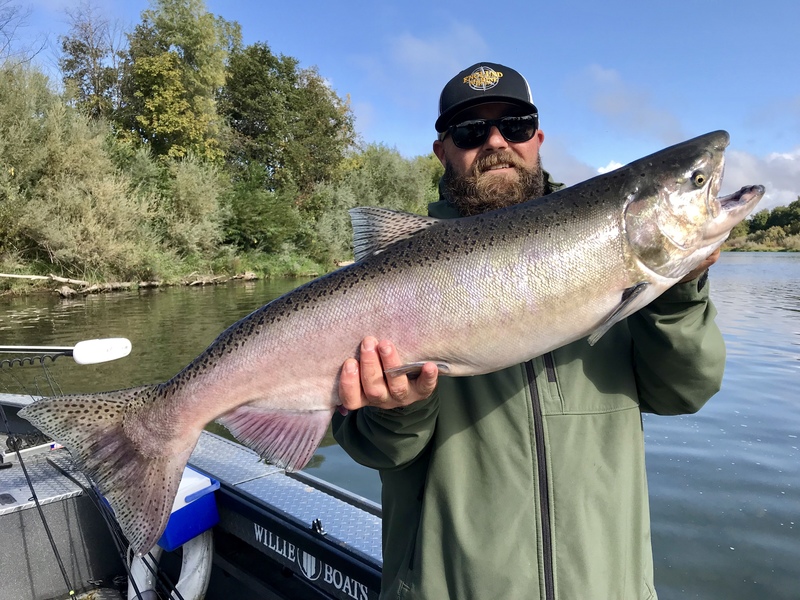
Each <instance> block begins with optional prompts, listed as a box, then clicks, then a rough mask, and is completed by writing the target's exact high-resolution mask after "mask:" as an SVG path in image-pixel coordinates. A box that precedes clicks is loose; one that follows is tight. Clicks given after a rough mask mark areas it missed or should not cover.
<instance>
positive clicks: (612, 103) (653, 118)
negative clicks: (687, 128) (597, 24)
mask: <svg viewBox="0 0 800 600" xmlns="http://www.w3.org/2000/svg"><path fill="white" fill-rule="evenodd" d="M567 89H568V93H570V94H571V95H572V96H574V97H575V98H576V99H577V100H578V101H579V102H582V103H585V104H586V105H587V106H588V107H589V108H590V109H591V110H592V111H594V112H595V113H597V114H598V115H600V116H601V117H603V118H604V119H607V120H608V121H610V122H611V124H613V126H614V128H615V129H616V130H618V131H623V132H625V131H627V132H631V133H635V134H636V135H637V136H641V135H643V134H645V135H646V134H649V135H653V136H655V137H656V138H657V139H659V140H660V141H662V142H664V143H666V144H673V143H676V142H679V141H681V140H683V139H685V138H686V136H685V134H684V132H683V128H682V127H681V124H680V122H679V120H678V119H677V117H676V116H675V115H673V114H672V113H671V112H669V111H668V110H666V109H663V108H661V107H659V106H657V104H656V103H655V101H654V100H653V97H652V95H651V94H650V93H649V92H647V91H646V90H644V89H640V88H638V87H637V86H635V85H633V84H630V83H628V82H626V81H624V80H623V78H622V76H621V75H620V73H619V72H618V71H616V70H614V69H607V68H605V67H603V66H601V65H597V64H593V65H590V66H589V67H587V68H586V69H584V70H583V71H582V72H581V73H579V74H578V75H577V76H576V77H573V78H572V79H571V81H569V82H568V84H567Z"/></svg>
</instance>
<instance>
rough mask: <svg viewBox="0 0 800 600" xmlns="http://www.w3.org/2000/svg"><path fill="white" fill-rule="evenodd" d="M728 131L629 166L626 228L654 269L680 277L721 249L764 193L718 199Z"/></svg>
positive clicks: (753, 189)
mask: <svg viewBox="0 0 800 600" xmlns="http://www.w3.org/2000/svg"><path fill="white" fill-rule="evenodd" d="M729 142H730V136H729V135H728V133H727V132H726V131H714V132H712V133H707V134H706V135H702V136H699V137H696V138H694V139H691V140H688V141H686V142H683V143H681V144H676V145H674V146H670V147H669V148H666V149H664V150H662V151H660V152H656V153H655V154H651V155H650V156H646V157H645V158H642V159H639V160H637V161H635V162H633V163H631V164H630V165H628V167H629V175H628V186H629V188H628V190H629V193H628V194H627V197H626V204H625V208H624V227H625V235H626V238H627V241H628V243H629V245H630V248H631V249H632V251H633V253H634V254H635V255H636V257H637V258H638V260H639V262H640V263H642V264H643V265H644V266H645V267H646V268H648V269H649V270H651V271H653V272H655V273H657V274H659V275H662V276H664V277H667V278H670V279H680V278H681V277H683V276H684V275H686V274H687V273H688V272H690V271H691V270H692V269H694V268H695V267H696V266H697V265H699V264H700V262H702V261H703V260H704V259H705V258H707V257H708V256H709V255H711V254H712V253H713V252H714V251H715V250H716V249H717V248H719V247H720V246H721V245H722V243H723V242H724V241H725V239H726V238H727V237H728V235H729V234H730V231H731V229H733V227H734V226H735V225H736V224H737V223H739V222H740V221H741V220H742V219H744V218H745V217H746V216H747V215H748V214H749V213H750V212H751V211H752V210H753V208H754V207H755V206H756V204H757V203H758V201H759V200H760V199H761V197H762V196H763V195H764V188H763V187H762V186H749V187H746V188H742V189H741V190H739V191H738V192H736V193H734V194H730V195H729V196H725V197H723V198H718V197H717V194H718V193H719V189H720V186H721V185H722V176H723V172H724V169H725V149H726V148H727V146H728V144H729Z"/></svg>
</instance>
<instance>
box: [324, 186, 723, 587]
mask: <svg viewBox="0 0 800 600" xmlns="http://www.w3.org/2000/svg"><path fill="white" fill-rule="evenodd" d="M431 214H432V215H433V216H437V217H447V216H452V214H453V208H452V207H448V206H446V205H443V204H442V203H441V202H440V203H436V204H433V205H431ZM698 287H700V288H702V289H699V290H698ZM715 314H716V311H715V309H714V307H713V305H712V304H711V302H710V301H709V299H708V286H707V285H702V284H701V283H700V282H699V281H693V282H690V283H686V284H680V285H676V286H675V287H673V288H672V289H670V290H668V291H667V292H666V293H664V294H663V295H662V296H661V297H660V298H658V299H656V300H655V301H654V302H652V303H651V304H650V305H649V306H647V307H645V308H644V309H642V310H640V311H639V312H638V313H636V314H634V315H632V316H631V317H629V318H628V319H626V320H624V321H622V322H620V323H618V324H617V325H615V326H614V327H613V328H612V329H611V330H610V331H609V332H608V333H606V334H605V335H604V336H603V337H602V338H601V339H600V340H599V341H598V342H597V344H596V345H594V346H590V345H589V344H588V342H587V341H586V340H579V341H577V342H574V343H572V344H569V345H567V346H564V347H562V348H559V349H557V350H555V351H554V352H552V353H548V354H546V355H544V356H541V357H537V358H535V359H533V360H531V361H529V362H527V363H525V364H520V365H516V366H513V367H510V368H507V369H505V370H503V371H499V372H496V373H489V374H487V375H481V376H476V377H464V378H449V377H440V379H439V384H438V387H437V390H436V392H434V394H433V395H432V396H431V397H430V398H428V399H426V400H423V401H421V402H417V403H415V404H413V405H411V406H409V407H406V408H404V409H395V410H381V409H374V408H365V409H361V410H358V411H353V412H351V413H349V414H348V415H347V416H346V417H341V416H340V415H337V416H336V417H335V418H334V435H335V437H336V439H337V440H338V442H339V443H340V444H341V445H342V447H343V448H345V450H346V451H347V452H348V453H349V454H350V455H351V456H352V457H353V458H354V459H355V460H357V461H358V462H359V463H361V464H364V465H367V466H369V467H372V468H375V469H379V470H380V474H381V479H382V482H383V490H382V503H383V560H384V564H383V579H382V592H381V597H382V598H409V599H410V598H414V599H418V598H426V599H430V600H442V599H445V598H454V599H459V600H466V599H472V598H474V599H480V600H485V599H489V598H491V599H495V598H503V599H505V600H513V599H517V598H526V599H528V598H530V599H539V598H541V599H547V600H594V599H596V600H611V599H613V600H638V599H643V600H644V599H654V598H656V593H655V589H654V585H653V560H652V550H651V545H650V521H649V510H648V494H647V480H646V475H645V460H644V436H643V431H642V420H641V411H648V412H654V413H657V414H663V415H675V414H683V413H693V412H695V411H696V410H698V409H699V408H700V407H701V406H702V405H703V404H704V403H705V402H706V400H708V398H710V397H711V396H712V395H713V394H714V393H716V392H717V391H718V389H719V386H720V383H721V379H722V372H723V367H724V362H725V347H724V344H723V341H722V336H721V334H720V331H719V329H718V328H717V327H716V325H715V324H714V321H713V319H714V316H715Z"/></svg>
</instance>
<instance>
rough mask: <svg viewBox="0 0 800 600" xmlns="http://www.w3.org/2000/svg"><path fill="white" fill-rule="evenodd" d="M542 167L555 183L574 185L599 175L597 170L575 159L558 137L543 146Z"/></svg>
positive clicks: (547, 140) (548, 140)
mask: <svg viewBox="0 0 800 600" xmlns="http://www.w3.org/2000/svg"><path fill="white" fill-rule="evenodd" d="M541 154H542V167H543V168H544V169H545V170H546V171H548V172H549V173H550V174H551V175H552V176H553V179H554V180H555V181H560V182H561V183H565V184H567V185H574V184H576V183H580V182H581V181H585V180H587V179H590V178H592V177H594V176H595V175H597V170H596V169H594V168H593V167H591V166H590V165H587V164H586V163H584V162H582V161H581V160H579V159H577V158H575V156H574V155H573V154H571V153H570V151H569V150H568V149H567V146H566V145H565V144H564V143H563V142H562V141H561V140H560V139H559V138H557V137H555V136H553V137H548V138H547V139H546V141H545V144H544V145H543V146H542V150H541Z"/></svg>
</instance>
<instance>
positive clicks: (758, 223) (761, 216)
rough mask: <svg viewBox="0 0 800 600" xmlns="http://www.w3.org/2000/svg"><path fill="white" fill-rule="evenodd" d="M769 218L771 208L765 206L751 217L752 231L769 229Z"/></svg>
mask: <svg viewBox="0 0 800 600" xmlns="http://www.w3.org/2000/svg"><path fill="white" fill-rule="evenodd" d="M768 220H769V209H767V208H765V209H764V210H760V211H758V212H757V213H755V214H753V216H752V217H750V233H755V232H756V231H763V230H765V229H767V221H768Z"/></svg>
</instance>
